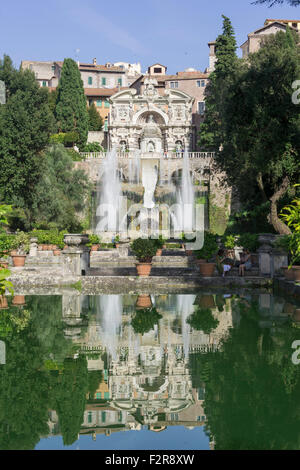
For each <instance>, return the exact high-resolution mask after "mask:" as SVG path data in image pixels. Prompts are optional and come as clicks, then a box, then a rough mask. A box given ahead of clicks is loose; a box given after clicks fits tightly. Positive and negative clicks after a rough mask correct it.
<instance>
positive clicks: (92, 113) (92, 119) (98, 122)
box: [88, 103, 103, 131]
mask: <svg viewBox="0 0 300 470" xmlns="http://www.w3.org/2000/svg"><path fill="white" fill-rule="evenodd" d="M88 113H89V131H101V129H102V126H103V120H102V117H101V116H100V114H99V113H98V111H97V108H96V106H95V103H93V104H92V105H91V106H89V108H88Z"/></svg>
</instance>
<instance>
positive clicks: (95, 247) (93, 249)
mask: <svg viewBox="0 0 300 470" xmlns="http://www.w3.org/2000/svg"><path fill="white" fill-rule="evenodd" d="M99 246H100V245H92V246H91V251H98V249H99Z"/></svg>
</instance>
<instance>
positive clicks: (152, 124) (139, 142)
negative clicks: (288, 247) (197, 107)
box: [108, 78, 195, 153]
mask: <svg viewBox="0 0 300 470" xmlns="http://www.w3.org/2000/svg"><path fill="white" fill-rule="evenodd" d="M156 87H157V80H156V79H155V78H146V79H145V80H144V81H143V88H142V90H143V91H142V92H141V93H137V91H136V90H135V89H127V90H123V91H120V92H118V93H116V94H115V95H113V96H112V97H111V98H110V103H111V112H110V114H109V126H108V132H109V147H110V148H113V147H116V148H118V149H119V150H128V151H135V150H138V149H140V150H141V151H142V152H144V153H151V152H153V153H162V152H163V151H172V150H176V149H180V150H181V149H183V148H185V149H187V150H189V151H192V148H193V143H194V140H195V135H194V134H195V128H194V127H193V122H192V109H193V105H194V98H192V97H191V96H189V95H188V94H187V93H185V92H184V91H181V90H178V89H164V93H163V94H160V93H159V92H158V90H157V88H156Z"/></svg>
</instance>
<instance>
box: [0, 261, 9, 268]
mask: <svg viewBox="0 0 300 470" xmlns="http://www.w3.org/2000/svg"><path fill="white" fill-rule="evenodd" d="M7 268H8V263H7V261H0V269H7Z"/></svg>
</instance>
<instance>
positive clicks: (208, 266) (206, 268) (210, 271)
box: [199, 263, 216, 277]
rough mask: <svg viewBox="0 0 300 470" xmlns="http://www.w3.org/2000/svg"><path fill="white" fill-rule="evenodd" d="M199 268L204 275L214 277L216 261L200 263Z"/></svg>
mask: <svg viewBox="0 0 300 470" xmlns="http://www.w3.org/2000/svg"><path fill="white" fill-rule="evenodd" d="M199 268H200V274H201V275H202V276H203V277H212V276H213V275H214V272H215V269H216V263H200V264H199Z"/></svg>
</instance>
